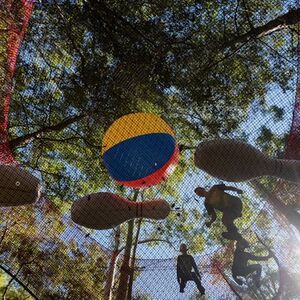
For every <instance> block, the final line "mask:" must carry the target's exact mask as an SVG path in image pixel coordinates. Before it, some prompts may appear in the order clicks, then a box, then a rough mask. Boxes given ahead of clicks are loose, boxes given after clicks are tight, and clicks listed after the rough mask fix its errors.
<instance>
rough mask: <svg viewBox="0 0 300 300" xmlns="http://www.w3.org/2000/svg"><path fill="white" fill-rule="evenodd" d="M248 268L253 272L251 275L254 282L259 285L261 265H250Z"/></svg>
mask: <svg viewBox="0 0 300 300" xmlns="http://www.w3.org/2000/svg"><path fill="white" fill-rule="evenodd" d="M248 269H249V270H251V273H255V275H254V276H253V279H254V283H255V285H256V286H257V287H260V278H261V271H262V267H261V265H260V264H255V265H250V266H248Z"/></svg>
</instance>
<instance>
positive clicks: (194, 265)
mask: <svg viewBox="0 0 300 300" xmlns="http://www.w3.org/2000/svg"><path fill="white" fill-rule="evenodd" d="M191 258H192V266H193V268H194V271H195V273H196V274H197V275H198V276H199V277H200V278H201V275H200V272H199V270H198V267H197V265H196V262H195V260H194V258H193V257H192V256H191Z"/></svg>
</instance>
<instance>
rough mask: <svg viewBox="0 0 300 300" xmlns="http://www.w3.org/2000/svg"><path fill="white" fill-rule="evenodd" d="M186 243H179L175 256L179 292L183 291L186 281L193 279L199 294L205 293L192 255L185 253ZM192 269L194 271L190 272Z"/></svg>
mask: <svg viewBox="0 0 300 300" xmlns="http://www.w3.org/2000/svg"><path fill="white" fill-rule="evenodd" d="M187 250H188V249H187V246H186V244H181V245H180V252H181V253H182V255H179V256H178V258H177V280H178V283H179V286H180V293H184V288H185V286H186V283H187V281H190V280H192V281H194V282H195V283H196V285H197V288H198V290H199V292H200V294H201V295H205V289H204V287H203V286H202V285H201V276H200V273H199V270H198V268H197V265H196V263H195V260H194V258H193V256H191V255H189V254H187ZM192 269H194V271H195V272H192Z"/></svg>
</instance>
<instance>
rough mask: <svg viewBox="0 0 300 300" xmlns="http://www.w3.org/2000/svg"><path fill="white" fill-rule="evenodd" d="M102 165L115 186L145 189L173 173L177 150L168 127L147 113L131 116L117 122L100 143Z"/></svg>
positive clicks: (173, 137)
mask: <svg viewBox="0 0 300 300" xmlns="http://www.w3.org/2000/svg"><path fill="white" fill-rule="evenodd" d="M102 155H103V159H104V165H105V166H106V168H107V170H108V172H109V174H110V175H111V176H112V177H113V178H114V179H115V180H116V181H117V183H119V184H121V185H124V186H127V187H133V188H146V187H150V186H153V185H156V184H159V183H160V182H161V181H163V180H166V178H167V176H168V175H169V174H170V173H171V172H172V171H173V170H174V169H175V166H176V164H177V162H178V158H179V149H178V145H177V143H176V140H175V134H174V132H173V130H172V129H171V127H170V126H169V125H168V124H167V123H166V122H165V121H164V120H163V119H161V118H160V117H158V116H157V115H155V114H151V113H133V114H128V115H125V116H123V117H121V118H119V119H117V120H116V121H115V122H114V123H113V124H112V125H111V126H110V127H109V128H108V130H107V131H106V133H105V135H104V138H103V142H102Z"/></svg>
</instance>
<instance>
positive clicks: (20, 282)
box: [0, 265, 38, 300]
mask: <svg viewBox="0 0 300 300" xmlns="http://www.w3.org/2000/svg"><path fill="white" fill-rule="evenodd" d="M0 269H1V270H3V271H4V272H5V273H6V274H8V275H9V276H10V277H12V278H14V280H15V281H16V282H17V283H18V284H19V285H20V286H22V287H23V288H24V290H25V291H26V292H28V293H29V294H30V296H32V297H33V299H35V300H38V297H37V296H36V295H35V294H34V293H33V292H32V291H31V290H30V289H29V288H28V287H27V286H26V285H25V284H24V283H23V282H22V281H20V280H19V279H18V278H17V277H15V276H16V275H14V274H13V273H11V272H10V271H9V269H7V268H5V267H4V266H2V265H0Z"/></svg>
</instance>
